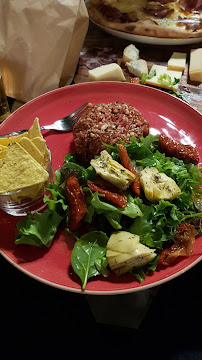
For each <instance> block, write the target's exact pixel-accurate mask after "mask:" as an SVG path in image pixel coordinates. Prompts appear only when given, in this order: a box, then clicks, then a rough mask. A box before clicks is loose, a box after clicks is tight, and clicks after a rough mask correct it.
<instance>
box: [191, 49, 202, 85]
mask: <svg viewBox="0 0 202 360" xmlns="http://www.w3.org/2000/svg"><path fill="white" fill-rule="evenodd" d="M189 78H190V80H192V81H197V82H202V48H199V49H192V50H191V52H190V65H189Z"/></svg>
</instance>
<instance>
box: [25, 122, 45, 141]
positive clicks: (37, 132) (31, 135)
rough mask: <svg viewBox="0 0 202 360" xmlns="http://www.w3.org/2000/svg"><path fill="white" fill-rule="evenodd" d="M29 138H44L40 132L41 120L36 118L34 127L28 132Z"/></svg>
mask: <svg viewBox="0 0 202 360" xmlns="http://www.w3.org/2000/svg"><path fill="white" fill-rule="evenodd" d="M28 137H29V138H30V139H33V138H35V137H41V138H43V136H42V134H41V130H40V126H39V118H37V117H36V118H35V120H34V123H33V125H32V126H31V128H30V129H29V131H28Z"/></svg>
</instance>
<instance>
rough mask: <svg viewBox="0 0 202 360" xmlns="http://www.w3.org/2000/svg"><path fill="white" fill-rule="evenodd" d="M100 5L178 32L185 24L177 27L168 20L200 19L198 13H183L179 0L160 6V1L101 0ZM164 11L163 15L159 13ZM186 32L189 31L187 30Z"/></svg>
mask: <svg viewBox="0 0 202 360" xmlns="http://www.w3.org/2000/svg"><path fill="white" fill-rule="evenodd" d="M185 1H186V0H185ZM102 3H104V4H105V5H108V6H110V7H112V8H113V7H114V8H116V9H118V10H119V11H120V12H121V13H122V14H129V13H132V12H135V13H136V15H137V18H138V20H145V19H147V18H148V17H149V18H150V19H153V20H155V22H157V23H159V24H161V23H162V22H163V24H164V26H165V27H168V28H170V29H174V30H175V29H177V30H178V31H180V30H182V31H183V30H185V29H186V24H183V22H181V23H180V26H179V23H178V22H175V21H173V22H171V21H168V19H173V20H178V19H179V18H180V19H181V21H182V19H183V18H185V19H190V20H200V19H201V18H202V15H201V14H200V12H197V11H196V12H191V11H187V10H186V11H183V9H182V7H180V0H176V1H173V2H170V3H169V2H168V3H165V4H161V2H160V1H159V2H157V1H148V0H102ZM164 10H165V13H164V14H163V13H161V11H164ZM165 14H167V15H165ZM191 30H192V29H191V27H190V31H191ZM187 31H189V29H188V28H187Z"/></svg>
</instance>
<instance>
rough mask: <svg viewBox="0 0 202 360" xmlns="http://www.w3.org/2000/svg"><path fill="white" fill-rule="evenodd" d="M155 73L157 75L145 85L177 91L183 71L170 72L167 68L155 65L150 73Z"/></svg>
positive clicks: (148, 79) (147, 80)
mask: <svg viewBox="0 0 202 360" xmlns="http://www.w3.org/2000/svg"><path fill="white" fill-rule="evenodd" d="M153 71H155V72H156V75H154V76H152V77H151V78H147V79H146V81H145V84H148V85H154V86H158V87H161V88H164V89H174V90H177V88H178V83H179V81H180V78H181V76H182V71H173V70H168V69H167V67H166V66H161V65H155V64H154V65H153V66H152V68H151V70H150V73H151V72H153Z"/></svg>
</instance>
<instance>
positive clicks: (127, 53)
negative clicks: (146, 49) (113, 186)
mask: <svg viewBox="0 0 202 360" xmlns="http://www.w3.org/2000/svg"><path fill="white" fill-rule="evenodd" d="M138 59H139V50H138V49H137V48H136V46H135V45H133V44H130V45H128V46H126V48H125V49H124V51H123V57H122V62H123V63H124V64H125V63H126V62H128V61H133V60H138Z"/></svg>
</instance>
